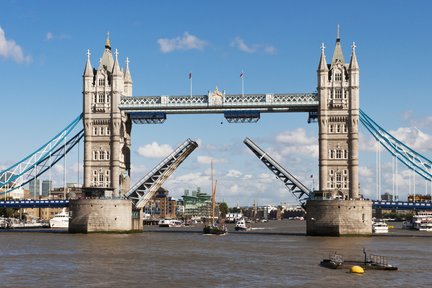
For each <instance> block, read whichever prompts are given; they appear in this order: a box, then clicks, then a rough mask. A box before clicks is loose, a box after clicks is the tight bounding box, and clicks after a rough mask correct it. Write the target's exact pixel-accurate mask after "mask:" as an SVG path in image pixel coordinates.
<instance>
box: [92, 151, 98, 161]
mask: <svg viewBox="0 0 432 288" xmlns="http://www.w3.org/2000/svg"><path fill="white" fill-rule="evenodd" d="M98 158H99V151H93V160H98Z"/></svg>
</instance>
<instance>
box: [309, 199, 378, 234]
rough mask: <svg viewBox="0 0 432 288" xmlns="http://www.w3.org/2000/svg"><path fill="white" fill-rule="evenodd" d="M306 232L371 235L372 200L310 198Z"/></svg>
mask: <svg viewBox="0 0 432 288" xmlns="http://www.w3.org/2000/svg"><path fill="white" fill-rule="evenodd" d="M306 234H307V235H311V236H349V235H365V236H366V235H371V234H372V202H371V201H366V200H308V201H307V203H306Z"/></svg>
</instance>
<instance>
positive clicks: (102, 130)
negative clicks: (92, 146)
mask: <svg viewBox="0 0 432 288" xmlns="http://www.w3.org/2000/svg"><path fill="white" fill-rule="evenodd" d="M104 134H105V128H104V127H100V135H104Z"/></svg>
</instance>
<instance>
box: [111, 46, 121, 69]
mask: <svg viewBox="0 0 432 288" xmlns="http://www.w3.org/2000/svg"><path fill="white" fill-rule="evenodd" d="M118 54H119V53H118V51H117V49H116V51H115V60H114V66H113V69H112V74H113V76H120V75H121V74H122V73H121V70H120V66H119V64H118Z"/></svg>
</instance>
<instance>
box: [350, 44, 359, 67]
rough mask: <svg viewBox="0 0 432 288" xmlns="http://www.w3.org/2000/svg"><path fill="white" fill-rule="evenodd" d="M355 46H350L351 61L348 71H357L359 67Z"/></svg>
mask: <svg viewBox="0 0 432 288" xmlns="http://www.w3.org/2000/svg"><path fill="white" fill-rule="evenodd" d="M356 47H357V46H356V45H355V42H353V44H352V55H351V60H350V64H349V70H351V71H353V70H358V69H359V65H358V62H357V56H356V53H355V48H356Z"/></svg>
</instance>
